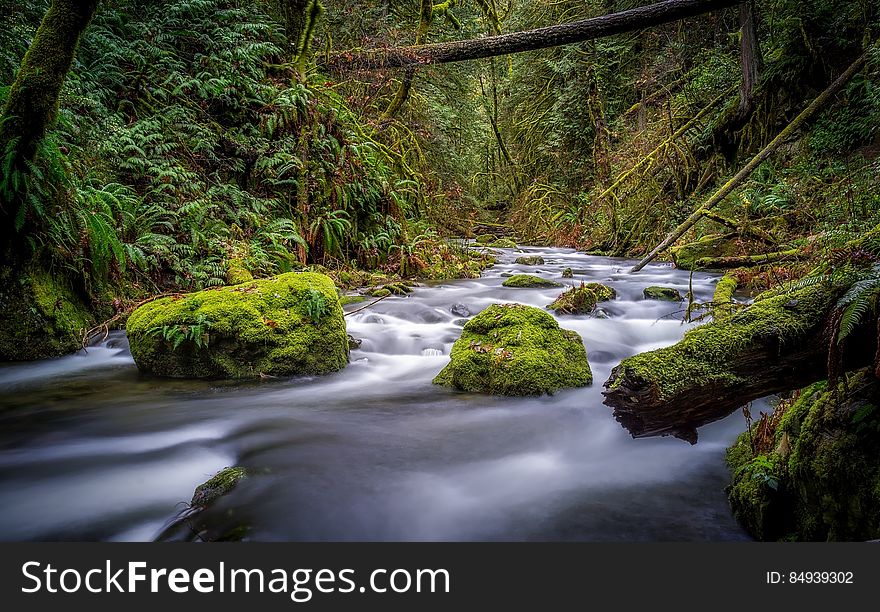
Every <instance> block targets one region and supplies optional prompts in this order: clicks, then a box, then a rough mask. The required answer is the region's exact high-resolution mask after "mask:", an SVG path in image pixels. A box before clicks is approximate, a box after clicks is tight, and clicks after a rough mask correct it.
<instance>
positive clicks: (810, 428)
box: [728, 372, 880, 541]
mask: <svg viewBox="0 0 880 612" xmlns="http://www.w3.org/2000/svg"><path fill="white" fill-rule="evenodd" d="M878 405H880V389H878V382H877V380H876V379H874V378H873V377H872V376H870V374H868V373H866V372H859V373H857V374H855V375H854V376H851V377H850V380H849V381H848V384H847V387H846V388H844V386H843V384H842V383H841V386H840V387H839V388H838V389H837V390H836V392H835V390H834V389H829V388H828V385H827V383H826V382H819V383H815V384H813V385H811V386H810V387H807V388H806V389H804V390H803V391H801V393H800V395H799V397H798V399H797V400H796V401H794V402H793V403H792V404H791V405H790V406H789V407H787V409H785V408H783V409H785V413H784V415H783V416H782V417H781V418H779V419H775V420H773V421H771V423H773V424H774V425H775V429H773V430H772V435H773V446H774V448H773V449H772V451H771V452H769V453H768V454H767V457H766V461H765V462H756V460H755V458H753V457H752V456H751V449H750V448H749V443H748V436H747V434H743V435H742V436H740V438H739V440H737V442H736V444H734V446H733V447H731V449H730V450H729V451H728V463H729V464H730V466H731V469H732V471H733V482H732V484H731V486H730V487H729V488H728V496H729V499H730V502H731V506H732V508H733V510H734V512H735V514H736V516H737V518H738V519H739V520H740V521H741V522H742V523H743V525H744V526H745V527H746V528H747V529H748V530H749V531H750V532H751V533H752V534H753V535H755V536H756V537H759V538H760V539H767V540H776V539H798V540H811V541H812V540H870V539H877V538H880V408H878ZM761 463H766V464H769V465H772V466H773V467H774V469H775V470H776V472H775V474H774V475H775V476H776V478H777V479H778V486H777V487H776V489H775V490H773V489H769V490H767V489H766V488H761V487H755V484H754V481H756V480H757V481H760V480H761V478H760V475H759V477H758V478H756V477H755V476H756V473H757V472H756V471H757V470H759V469H760V464H761Z"/></svg>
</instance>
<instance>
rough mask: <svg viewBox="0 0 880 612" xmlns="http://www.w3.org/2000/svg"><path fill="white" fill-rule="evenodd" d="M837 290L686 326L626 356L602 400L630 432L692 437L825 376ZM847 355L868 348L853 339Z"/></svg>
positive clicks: (858, 357) (859, 358) (772, 301)
mask: <svg viewBox="0 0 880 612" xmlns="http://www.w3.org/2000/svg"><path fill="white" fill-rule="evenodd" d="M841 292H842V288H835V287H831V286H827V285H816V286H812V287H806V288H803V289H800V290H797V291H792V292H789V293H778V294H769V297H764V298H763V299H761V298H762V296H758V299H757V300H756V301H755V303H754V304H751V305H750V306H748V307H747V308H744V309H742V310H740V311H738V312H737V313H735V314H733V315H732V316H730V317H727V318H725V319H723V320H719V321H714V322H712V323H708V324H706V325H703V326H700V327H697V328H696V329H692V330H690V331H689V332H687V333H686V334H685V335H684V338H683V339H682V340H681V341H680V342H679V343H678V344H675V345H673V346H670V347H666V348H662V349H658V350H655V351H650V352H647V353H641V354H639V355H635V356H633V357H629V358H627V359H624V360H623V361H622V362H621V363H620V365H618V366H617V367H616V368H614V370H612V372H611V377H610V378H609V379H608V381H607V382H606V383H605V388H606V391H605V403H606V404H608V405H609V406H611V407H613V408H614V416H615V417H616V418H617V420H618V421H620V423H621V424H622V425H623V426H624V427H626V428H627V429H628V430H629V431H630V433H631V434H632V435H633V436H636V437H642V436H656V435H670V434H671V435H675V436H678V437H681V438H683V439H685V440H688V441H690V442H696V439H697V433H696V428H697V427H699V426H701V425H705V424H706V423H710V422H712V421H716V420H718V419H721V418H723V417H725V416H727V415H728V414H730V413H731V412H733V411H734V410H737V409H738V408H740V407H741V406H743V405H744V404H746V403H747V402H749V401H751V400H754V399H757V398H759V397H764V396H767V395H770V394H773V393H778V392H780V391H788V390H791V389H797V388H800V387H803V386H805V385H807V384H810V383H811V382H814V381H816V380H819V379H821V378H823V377H824V375H825V372H826V366H827V363H828V350H827V347H828V340H827V338H825V329H826V324H827V321H828V316H829V314H830V312H831V309H832V308H833V307H834V304H835V303H836V301H837V298H838V297H839V296H840V294H841ZM845 356H846V358H847V360H848V361H849V362H850V363H859V362H862V363H865V362H868V361H870V359H871V358H872V357H873V345H872V346H871V347H866V346H861V345H859V344H858V343H853V345H852V346H851V347H850V346H848V347H847V350H846V353H845Z"/></svg>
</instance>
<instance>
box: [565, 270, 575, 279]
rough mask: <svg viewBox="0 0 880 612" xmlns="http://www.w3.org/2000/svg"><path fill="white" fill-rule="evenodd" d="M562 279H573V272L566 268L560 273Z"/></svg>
mask: <svg viewBox="0 0 880 612" xmlns="http://www.w3.org/2000/svg"><path fill="white" fill-rule="evenodd" d="M562 278H574V272H573V271H572V269H571V268H566V269H565V270H563V271H562Z"/></svg>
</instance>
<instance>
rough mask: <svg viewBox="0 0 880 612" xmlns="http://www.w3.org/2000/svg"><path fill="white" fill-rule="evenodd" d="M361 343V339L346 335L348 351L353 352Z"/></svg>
mask: <svg viewBox="0 0 880 612" xmlns="http://www.w3.org/2000/svg"><path fill="white" fill-rule="evenodd" d="M363 342H364V341H363V339H361V338H355V337H354V336H352V335H351V334H348V350H350V351H354V350H356V349H359V348H361V344H363Z"/></svg>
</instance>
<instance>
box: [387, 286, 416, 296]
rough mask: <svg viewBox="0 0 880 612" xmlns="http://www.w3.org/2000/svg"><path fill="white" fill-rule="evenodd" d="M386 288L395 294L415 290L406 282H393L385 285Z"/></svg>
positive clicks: (403, 293) (404, 293)
mask: <svg viewBox="0 0 880 612" xmlns="http://www.w3.org/2000/svg"><path fill="white" fill-rule="evenodd" d="M385 289H387V290H388V291H390V292H391V293H393V294H394V295H406V294H408V293H412V292H413V290H412V288H411V287H409V286H408V285H407V284H406V283H391V284H389V285H385Z"/></svg>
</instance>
